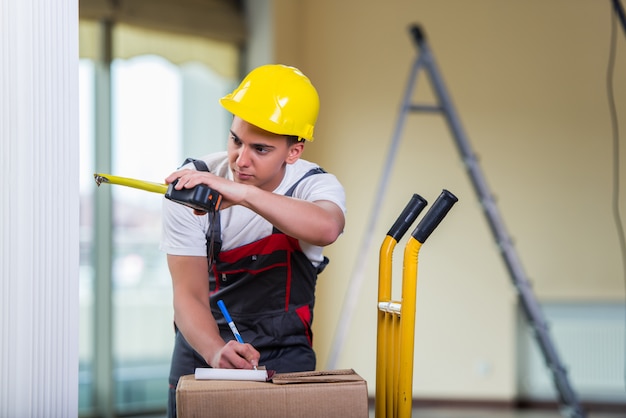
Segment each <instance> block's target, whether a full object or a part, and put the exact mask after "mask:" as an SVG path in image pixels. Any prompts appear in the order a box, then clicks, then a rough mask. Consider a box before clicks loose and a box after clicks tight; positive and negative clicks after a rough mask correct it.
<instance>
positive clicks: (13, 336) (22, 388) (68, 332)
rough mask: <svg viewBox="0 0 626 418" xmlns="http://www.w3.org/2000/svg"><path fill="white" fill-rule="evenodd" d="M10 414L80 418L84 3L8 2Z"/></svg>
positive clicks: (4, 131)
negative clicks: (80, 42) (80, 134)
mask: <svg viewBox="0 0 626 418" xmlns="http://www.w3.org/2000/svg"><path fill="white" fill-rule="evenodd" d="M0 39H2V41H1V42H2V47H1V48H0V54H1V58H0V62H1V64H0V68H1V71H0V76H1V77H0V91H1V92H2V93H1V94H0V105H1V108H0V136H1V138H2V141H1V143H0V158H1V159H2V164H1V170H2V176H1V178H2V183H3V187H2V203H1V205H0V219H1V222H2V226H1V227H0V229H1V230H2V244H1V247H0V248H1V250H0V268H1V269H2V276H1V278H2V283H1V286H2V288H1V289H2V290H1V291H0V299H1V300H0V309H1V313H0V318H1V319H0V320H1V321H2V325H1V326H0V338H1V341H0V343H1V346H2V348H1V350H2V355H1V356H0V379H1V380H2V382H3V384H2V385H1V386H2V389H0V416H3V417H26V416H32V417H34V416H37V417H46V416H50V417H59V416H65V417H73V416H77V415H78V2H76V1H69V0H56V1H48V0H2V1H1V2H0Z"/></svg>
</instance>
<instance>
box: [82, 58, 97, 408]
mask: <svg viewBox="0 0 626 418" xmlns="http://www.w3.org/2000/svg"><path fill="white" fill-rule="evenodd" d="M79 83H80V84H79V86H80V88H79V94H80V97H79V112H80V270H79V306H80V317H79V321H80V322H79V367H78V369H79V372H78V373H79V374H78V385H79V386H78V395H79V403H78V409H79V411H80V413H84V412H86V411H87V410H89V409H90V408H91V407H92V406H93V396H92V388H93V364H94V359H93V353H94V349H93V341H94V333H93V321H94V316H93V293H94V287H93V280H94V269H93V264H92V262H91V261H92V260H91V254H92V248H93V216H92V213H93V211H92V208H93V192H94V189H95V187H94V186H95V182H94V181H93V172H94V171H95V170H94V167H95V165H94V159H93V154H94V152H93V149H94V147H93V144H94V121H93V116H94V65H93V62H92V61H91V60H86V59H82V60H80V63H79Z"/></svg>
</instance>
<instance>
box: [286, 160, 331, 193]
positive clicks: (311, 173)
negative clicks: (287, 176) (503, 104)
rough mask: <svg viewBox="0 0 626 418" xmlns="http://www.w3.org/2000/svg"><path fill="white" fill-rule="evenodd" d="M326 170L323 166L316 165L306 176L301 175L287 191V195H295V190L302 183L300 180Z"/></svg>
mask: <svg viewBox="0 0 626 418" xmlns="http://www.w3.org/2000/svg"><path fill="white" fill-rule="evenodd" d="M325 172H326V171H324V169H323V168H321V167H315V168H312V169H310V170H309V171H307V172H306V173H305V174H304V176H302V177H300V178H299V179H298V181H296V182H295V183H294V184H293V185H292V186H291V187H290V188H289V190H287V192H286V193H285V196H293V191H294V190H296V187H298V184H300V182H301V181H302V180H304V179H305V178H307V177H309V176H312V175H313V174H322V173H325Z"/></svg>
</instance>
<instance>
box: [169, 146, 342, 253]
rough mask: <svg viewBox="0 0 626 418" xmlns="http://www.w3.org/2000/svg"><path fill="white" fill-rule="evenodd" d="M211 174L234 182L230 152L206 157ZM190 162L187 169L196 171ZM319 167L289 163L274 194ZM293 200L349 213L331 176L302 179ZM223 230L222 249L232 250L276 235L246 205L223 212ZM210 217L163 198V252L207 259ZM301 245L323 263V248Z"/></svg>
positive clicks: (339, 186) (302, 161)
mask: <svg viewBox="0 0 626 418" xmlns="http://www.w3.org/2000/svg"><path fill="white" fill-rule="evenodd" d="M201 160H203V161H204V162H205V163H206V164H207V167H208V168H209V171H210V172H211V173H213V174H216V175H218V176H222V177H225V178H228V179H230V180H232V179H233V176H232V172H231V171H230V169H229V168H228V157H227V155H226V152H219V153H215V154H210V155H208V156H205V157H202V158H201ZM193 167H194V166H193V163H190V164H189V165H188V166H186V168H193ZM316 167H318V166H317V165H316V164H313V163H311V162H309V161H306V160H302V159H299V160H298V161H296V162H295V163H293V164H287V166H286V170H285V177H284V178H283V180H282V182H281V183H280V185H279V186H278V187H277V188H276V189H275V190H274V193H277V194H285V193H286V192H287V191H288V190H289V188H290V187H291V186H292V185H293V184H294V183H296V182H297V181H298V180H299V179H300V178H302V176H304V175H305V174H306V173H307V172H308V171H309V170H311V169H312V168H316ZM292 197H294V198H297V199H303V200H307V201H311V202H312V201H317V200H328V201H331V202H333V203H335V204H336V205H337V206H339V207H340V208H341V210H342V211H343V212H344V214H345V213H346V201H345V200H346V199H345V192H344V189H343V186H342V185H341V183H339V180H337V178H336V177H335V176H334V175H332V174H330V173H322V174H314V175H311V176H309V177H307V178H306V179H304V180H302V181H301V182H300V184H298V186H297V187H296V189H295V190H294V192H293V195H292ZM220 217H221V230H222V250H230V249H233V248H237V247H240V246H242V245H245V244H249V243H251V242H254V241H257V240H259V239H261V238H265V237H267V236H268V235H270V234H271V233H272V229H273V226H272V224H270V223H269V222H268V221H266V220H265V219H264V218H262V217H261V216H259V215H257V214H256V213H255V212H253V211H251V210H250V209H248V208H245V207H243V206H231V207H229V208H226V209H223V210H221V211H220ZM208 228H209V216H208V215H204V216H197V215H194V214H193V210H192V209H190V208H188V207H186V206H184V205H181V204H178V203H175V202H172V201H170V200H168V199H165V198H163V233H162V238H161V246H160V248H161V250H163V251H165V252H166V253H168V254H172V255H185V256H206V255H207V249H206V233H207V230H208ZM300 246H301V248H302V250H303V251H304V253H305V254H306V255H307V257H308V258H309V260H311V262H312V263H313V264H314V265H317V264H319V263H320V262H321V261H322V260H323V258H324V257H323V255H322V251H323V247H318V246H315V245H311V244H309V243H306V242H304V241H300Z"/></svg>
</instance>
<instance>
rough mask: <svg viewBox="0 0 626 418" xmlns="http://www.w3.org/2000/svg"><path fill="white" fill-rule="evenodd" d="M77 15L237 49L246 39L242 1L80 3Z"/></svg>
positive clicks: (104, 0) (115, 0) (113, 0)
mask: <svg viewBox="0 0 626 418" xmlns="http://www.w3.org/2000/svg"><path fill="white" fill-rule="evenodd" d="M79 15H80V18H81V19H88V20H103V19H109V20H111V21H112V22H113V23H125V24H128V25H134V26H138V27H143V28H147V29H153V30H154V29H156V30H162V31H166V32H175V33H181V34H187V35H195V36H201V37H206V38H211V39H215V40H220V41H227V42H234V43H236V44H238V45H243V43H244V42H245V37H246V27H245V19H244V15H243V6H242V1H241V0H79Z"/></svg>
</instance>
